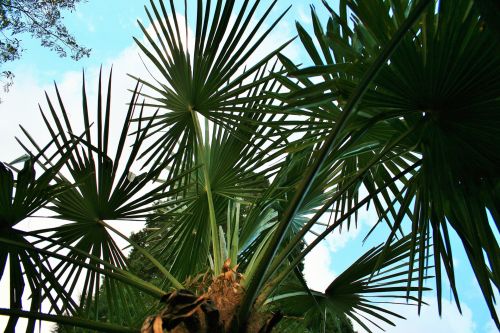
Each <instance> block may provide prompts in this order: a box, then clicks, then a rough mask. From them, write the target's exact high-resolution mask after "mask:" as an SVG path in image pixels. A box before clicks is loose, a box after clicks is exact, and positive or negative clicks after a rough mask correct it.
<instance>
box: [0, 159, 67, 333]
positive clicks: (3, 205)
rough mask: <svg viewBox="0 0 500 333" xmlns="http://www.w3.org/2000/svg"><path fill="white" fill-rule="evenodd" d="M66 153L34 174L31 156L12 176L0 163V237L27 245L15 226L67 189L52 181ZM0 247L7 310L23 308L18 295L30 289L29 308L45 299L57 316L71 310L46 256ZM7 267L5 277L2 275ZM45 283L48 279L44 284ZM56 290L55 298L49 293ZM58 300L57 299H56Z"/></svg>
mask: <svg viewBox="0 0 500 333" xmlns="http://www.w3.org/2000/svg"><path fill="white" fill-rule="evenodd" d="M65 158H67V155H66V156H63V157H62V159H61V160H59V161H57V162H56V163H55V164H54V166H53V167H51V168H48V169H47V170H45V171H44V172H43V173H42V174H41V175H40V176H38V177H37V176H36V172H35V167H34V164H35V163H36V158H35V157H33V156H32V157H30V158H29V159H28V160H26V161H25V163H24V167H23V168H22V169H21V170H20V171H19V172H18V173H17V178H16V179H15V178H14V174H13V172H12V169H11V168H12V167H9V165H7V164H4V163H0V230H1V235H2V237H8V238H9V239H10V240H14V241H16V242H18V243H22V244H25V245H28V244H30V240H29V239H28V238H26V237H25V235H23V233H22V231H20V230H18V229H16V225H17V224H18V223H19V222H21V221H23V220H24V219H26V218H28V217H30V216H32V215H33V214H34V213H35V212H37V211H38V210H39V209H41V208H43V207H44V206H45V205H46V204H47V203H48V202H49V201H51V200H53V198H54V197H55V196H56V195H60V194H61V192H63V191H65V190H67V189H68V187H67V186H64V185H61V184H57V183H54V178H55V177H56V173H57V172H58V170H59V168H60V167H61V166H62V165H63V164H64V162H65V160H64V159H65ZM0 242H1V243H2V246H1V250H0V279H2V280H3V279H8V280H9V284H10V285H9V287H10V309H13V310H14V309H17V310H20V309H22V308H23V304H22V298H23V297H24V295H25V294H26V291H27V290H29V291H30V292H31V297H30V300H29V303H30V305H29V308H30V310H31V311H40V310H41V306H42V301H43V300H47V301H48V302H49V303H50V304H51V305H52V307H53V309H54V311H55V312H56V313H58V314H59V315H60V314H62V313H63V312H65V311H68V312H69V313H74V311H75V308H76V304H75V303H74V302H73V301H72V299H71V295H70V294H68V293H67V292H66V291H65V290H64V289H63V287H62V286H61V285H60V284H59V282H58V281H57V279H55V278H54V277H53V276H52V272H51V270H50V267H48V266H47V263H46V260H47V258H46V257H45V256H43V255H40V254H39V253H37V252H35V251H31V250H29V249H27V248H25V249H23V248H19V247H16V246H12V245H11V244H6V243H5V242H2V241H1V240H0ZM6 268H8V271H9V276H8V277H7V276H4V273H5V270H6ZM46 282H50V283H49V284H47V283H46ZM52 292H56V293H57V294H58V295H59V297H54V296H53V295H52V294H51V293H52ZM58 301H60V302H58ZM18 318H19V316H17V315H12V316H10V318H9V320H8V322H7V326H6V330H7V331H13V330H14V328H15V326H16V323H17V321H18ZM34 325H35V321H34V320H30V321H29V323H28V330H30V329H33V328H34Z"/></svg>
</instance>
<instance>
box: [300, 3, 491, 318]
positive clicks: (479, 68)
mask: <svg viewBox="0 0 500 333" xmlns="http://www.w3.org/2000/svg"><path fill="white" fill-rule="evenodd" d="M325 4H326V3H325ZM414 5H415V2H406V1H399V0H391V1H381V2H377V3H376V4H370V5H368V4H367V3H366V2H362V1H347V2H344V3H343V5H342V6H341V8H340V15H339V14H337V13H335V12H333V11H331V13H332V18H331V19H330V20H329V21H328V25H327V30H326V31H323V30H322V29H321V27H320V26H316V30H315V35H316V37H317V38H318V41H319V43H320V45H321V52H318V51H317V50H316V49H315V48H314V47H313V46H312V44H308V43H306V41H307V38H306V37H307V36H306V35H303V36H302V39H303V42H304V45H305V46H306V48H307V49H308V52H309V54H310V55H311V58H312V59H313V60H314V62H315V66H314V67H310V68H305V69H303V70H300V71H297V72H295V73H294V75H297V76H298V77H299V79H301V80H305V78H306V77H309V76H321V77H322V78H323V82H321V83H319V84H317V85H315V87H316V88H317V89H318V90H319V91H321V92H322V94H321V95H319V94H317V92H316V93H313V89H312V88H311V89H309V94H310V95H311V94H312V96H314V97H315V98H316V101H317V103H318V104H325V102H326V101H327V100H331V98H334V99H336V100H337V101H338V102H339V105H340V106H342V104H343V101H344V97H343V96H348V95H349V94H350V92H351V91H352V90H353V88H354V87H355V85H356V83H357V82H358V81H359V80H360V78H361V76H362V70H363V68H366V67H367V66H369V64H370V62H371V60H372V59H373V58H374V57H375V56H376V55H377V54H378V52H379V51H378V47H377V45H380V44H382V45H383V44H385V43H387V42H388V40H389V38H390V36H391V35H392V33H393V32H394V31H395V30H396V29H397V27H398V25H399V24H400V23H401V22H402V21H403V20H404V18H405V17H406V16H407V15H408V13H409V12H410V11H411V8H412V7H413V6H414ZM349 10H350V11H352V13H353V22H354V24H353V26H350V25H348V24H347V21H348V20H347V19H348V16H347V13H348V11H349ZM313 17H315V14H314V11H313ZM381 21H382V22H383V24H380V22H381ZM309 38H310V37H309ZM499 54H500V49H499V44H498V38H497V35H495V33H494V31H493V30H492V29H491V26H488V24H486V25H485V22H484V19H483V17H482V16H481V15H480V12H479V11H478V10H477V8H476V6H475V3H474V2H472V1H459V2H455V1H440V2H439V5H438V7H436V6H434V5H433V6H430V7H429V9H428V10H427V13H426V14H425V15H424V16H423V17H422V18H421V20H420V21H419V23H418V24H417V25H416V26H415V27H414V28H413V32H412V33H411V34H408V35H407V36H406V37H405V39H404V40H403V41H402V43H401V45H400V46H399V47H398V48H397V49H396V50H395V51H394V53H393V55H392V56H391V58H390V62H389V63H388V64H386V65H385V66H383V68H381V70H380V73H379V75H378V76H377V77H376V78H375V79H374V81H373V84H372V86H371V88H370V89H369V90H368V91H367V93H366V95H365V97H364V98H363V100H362V101H361V103H360V105H359V106H358V112H357V113H356V114H355V116H353V117H352V119H351V120H352V121H351V124H353V125H355V126H359V124H363V122H364V123H367V122H373V121H374V120H375V121H378V124H382V125H383V127H382V128H385V133H380V132H378V130H377V127H379V129H380V126H375V127H373V129H371V130H369V132H371V135H370V136H369V137H370V138H371V143H372V144H375V145H376V144H379V145H380V144H383V143H384V139H383V135H387V134H388V133H389V134H390V135H400V134H401V133H403V131H408V129H413V130H412V134H410V135H409V136H407V138H406V139H405V140H403V141H402V142H401V144H400V145H398V151H397V155H399V156H400V157H399V158H398V159H394V158H392V159H390V160H387V161H386V162H384V163H383V164H380V165H378V166H377V169H372V170H371V171H370V173H369V176H368V177H365V180H364V184H365V186H366V188H367V189H368V190H369V191H370V192H374V191H376V189H377V188H378V187H380V185H381V184H383V183H384V182H385V181H386V180H387V179H389V178H390V175H392V174H395V173H397V172H398V170H402V169H407V168H408V166H411V165H415V166H417V168H415V171H413V172H412V175H411V177H408V179H405V180H404V181H403V184H402V185H403V186H402V187H399V188H398V187H395V186H393V187H392V188H391V189H390V191H388V192H385V194H384V196H382V197H380V196H379V198H378V199H377V200H375V201H374V202H375V204H376V206H377V210H378V213H379V217H380V218H381V220H386V221H387V222H388V223H389V224H390V226H391V229H392V230H393V232H392V233H391V235H390V237H389V239H392V237H394V236H395V234H396V232H397V230H401V229H400V228H402V227H403V226H404V223H403V221H404V219H403V218H404V217H405V216H406V217H408V218H409V219H410V221H411V230H412V232H413V237H414V238H413V243H414V246H415V250H414V251H413V254H412V258H413V256H415V257H416V256H417V252H418V253H419V255H418V256H419V257H420V258H424V257H425V256H424V255H423V254H424V252H423V251H425V250H424V249H426V246H424V244H425V243H426V242H428V243H429V244H432V251H433V253H434V256H435V258H436V259H435V272H436V286H437V293H438V300H439V306H440V307H441V303H440V302H441V301H440V299H441V289H442V287H441V275H442V272H443V271H445V272H446V274H447V275H448V278H449V280H450V283H451V286H452V290H453V293H454V296H455V299H456V300H457V302H458V293H457V289H456V285H455V281H454V273H453V261H452V260H453V259H452V247H451V241H450V235H449V227H451V228H453V229H454V230H455V231H456V232H457V234H458V236H459V237H460V239H461V242H462V244H463V246H464V249H465V250H466V253H467V255H468V257H469V261H470V263H471V266H472V268H473V270H474V272H475V275H476V278H477V280H478V282H479V285H480V287H481V289H482V292H483V294H484V296H485V299H486V302H487V304H488V306H489V308H490V311H491V314H492V316H493V318H494V320H495V321H496V322H497V325H498V319H497V314H496V311H495V309H494V302H495V300H494V294H495V290H494V289H495V287H496V288H497V290H498V286H499V278H500V276H499V272H500V270H499V269H500V267H499V266H498V260H496V259H495V258H498V255H499V254H500V253H499V247H498V242H497V240H496V238H495V235H494V234H495V232H496V231H494V229H495V228H496V229H497V230H498V217H499V215H498V207H497V206H498V205H497V204H496V203H497V202H499V186H500V185H499V179H500V178H499V176H500V175H499V173H498V170H499V169H498V165H500V164H499V163H500V155H499V150H498V145H499V144H500V141H499V140H500V139H499V138H500V131H499V128H500V118H499V113H498V110H499V108H500V104H499V101H500V98H499V95H498V92H499V91H500V85H499V84H500V81H499V80H498V78H499V77H500V56H499ZM306 89H307V88H306ZM323 92H324V93H323ZM306 93H307V91H306V92H298V93H296V94H295V95H294V96H293V97H294V98H296V99H298V100H299V102H297V103H299V104H300V103H303V102H300V99H301V98H305V96H304V94H306ZM318 117H320V113H319V112H318ZM363 118H364V119H365V120H363ZM356 124H357V125H356ZM377 137H378V138H377ZM377 142H378V143H377ZM354 152H356V150H354ZM362 154H366V152H363V151H359V152H358V154H356V155H357V156H362ZM395 203H396V206H395V205H394V204H395ZM398 206H399V207H400V208H399V209H394V207H398ZM391 207H392V208H391ZM418 234H420V241H417V238H416V237H417V235H418ZM417 246H418V250H417V249H416V247H417ZM413 260H416V259H412V261H413ZM424 266H425V263H424V261H423V259H420V260H419V267H418V269H417V270H416V272H417V274H418V275H419V276H420V277H422V274H423V271H424V269H423V267H424ZM420 283H422V279H420ZM419 297H421V296H419ZM458 305H459V303H458Z"/></svg>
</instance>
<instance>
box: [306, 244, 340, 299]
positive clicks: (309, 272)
mask: <svg viewBox="0 0 500 333" xmlns="http://www.w3.org/2000/svg"><path fill="white" fill-rule="evenodd" d="M330 267H331V253H330V250H329V249H328V247H327V245H326V244H325V243H324V242H323V243H320V244H318V245H317V246H316V247H315V248H314V249H313V250H312V251H311V252H310V253H309V254H308V255H307V256H306V259H305V261H304V277H305V279H306V281H307V285H308V286H309V288H311V289H313V290H317V291H324V290H325V289H326V287H328V285H329V284H330V283H331V282H332V281H333V279H334V278H335V276H336V274H335V272H334V271H333V270H332V269H331V268H330Z"/></svg>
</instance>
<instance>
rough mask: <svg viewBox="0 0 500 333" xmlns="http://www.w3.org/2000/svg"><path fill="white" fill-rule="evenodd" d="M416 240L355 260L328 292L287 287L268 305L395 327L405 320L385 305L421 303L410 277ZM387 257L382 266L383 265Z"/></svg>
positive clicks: (297, 313)
mask: <svg viewBox="0 0 500 333" xmlns="http://www.w3.org/2000/svg"><path fill="white" fill-rule="evenodd" d="M411 248H412V239H411V237H409V236H407V237H404V238H402V239H400V240H398V241H395V242H394V243H392V244H390V245H389V246H388V247H387V248H386V252H385V253H384V244H381V245H379V246H377V247H374V248H372V249H370V250H369V251H367V252H366V253H365V254H363V255H362V256H361V257H360V258H359V259H358V260H356V261H354V262H353V263H352V265H351V266H349V267H348V268H347V269H346V270H345V271H344V272H342V273H341V274H340V275H339V276H337V277H336V278H335V279H334V281H333V282H332V283H331V284H330V285H329V286H328V287H327V288H326V290H325V292H324V293H321V292H317V291H310V292H308V291H304V289H303V287H301V286H300V285H297V284H284V285H283V287H281V288H280V289H279V290H278V291H277V293H276V295H275V296H273V297H270V298H269V299H268V300H267V304H272V303H274V302H276V303H277V305H278V308H279V309H281V310H282V311H284V315H285V317H286V316H292V317H295V316H296V317H302V318H303V320H307V318H308V317H309V316H313V317H317V318H319V320H320V321H324V320H325V316H332V317H336V318H343V317H344V316H347V317H349V318H351V319H353V320H355V321H356V322H357V323H358V324H360V325H361V326H362V327H363V328H364V329H365V330H367V331H368V332H371V330H370V328H369V327H368V326H367V322H370V323H371V324H373V325H374V326H376V327H378V328H380V329H382V327H381V326H380V324H381V323H384V324H389V325H392V326H394V323H393V321H392V320H391V319H390V318H391V317H392V318H403V317H402V316H401V315H399V314H398V313H396V312H394V311H390V310H387V309H385V308H384V304H406V305H410V304H413V305H415V303H416V302H417V301H418V299H417V297H415V296H413V294H414V292H416V291H418V289H419V288H418V287H416V286H415V287H414V286H411V284H412V282H413V281H411V279H410V278H409V277H408V274H409V271H410V270H411V269H412V268H411V266H409V265H410V264H411V263H410V261H409V259H410V256H411ZM381 257H383V258H382V259H383V260H382V262H383V264H382V265H379V262H380V261H381ZM318 324H320V323H316V325H318Z"/></svg>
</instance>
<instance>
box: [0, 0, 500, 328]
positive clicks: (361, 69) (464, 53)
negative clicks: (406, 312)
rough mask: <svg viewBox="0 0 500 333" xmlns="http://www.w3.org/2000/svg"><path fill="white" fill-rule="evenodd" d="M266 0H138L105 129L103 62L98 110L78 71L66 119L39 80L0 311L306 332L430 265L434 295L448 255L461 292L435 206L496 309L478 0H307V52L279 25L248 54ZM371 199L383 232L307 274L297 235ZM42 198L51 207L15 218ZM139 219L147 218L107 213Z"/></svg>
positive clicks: (494, 173) (96, 324) (9, 205)
mask: <svg viewBox="0 0 500 333" xmlns="http://www.w3.org/2000/svg"><path fill="white" fill-rule="evenodd" d="M275 4H276V1H274V2H272V3H270V4H268V5H267V6H266V7H265V8H264V9H260V8H259V5H260V1H258V0H256V1H254V2H252V3H250V2H249V1H244V2H243V3H241V4H236V2H235V1H231V0H226V1H222V0H221V1H216V2H214V3H212V2H211V1H206V2H203V1H202V0H198V1H197V3H196V15H195V16H194V17H195V29H194V36H190V34H189V32H188V29H186V28H183V26H184V27H187V26H188V16H189V15H188V13H187V10H188V6H187V2H184V13H183V14H184V17H181V16H180V15H177V11H176V8H175V6H174V2H173V1H170V2H169V3H168V4H165V3H164V2H163V1H160V2H159V4H157V3H156V2H154V1H151V2H150V9H146V12H147V16H148V18H149V20H150V23H151V29H146V27H145V26H144V25H142V24H141V23H140V22H139V25H140V28H141V30H142V32H143V33H144V35H145V39H144V40H143V41H141V40H139V39H136V42H137V44H138V46H139V47H140V49H141V50H142V52H143V53H144V57H145V59H146V61H149V62H150V65H149V68H150V69H151V71H152V72H153V74H152V75H151V77H150V78H139V77H134V76H132V77H134V78H135V79H136V80H137V82H138V84H137V86H136V88H135V89H134V90H133V92H132V96H131V99H130V103H129V105H128V109H127V112H126V116H125V120H124V123H123V126H122V131H121V134H120V135H119V136H118V137H117V139H116V141H113V138H112V137H111V136H112V133H111V132H110V113H111V81H112V80H111V74H110V77H109V82H108V90H107V93H103V92H102V90H103V87H102V83H101V78H100V79H99V83H98V85H99V86H98V96H97V110H96V111H97V113H96V117H97V119H95V120H92V119H91V117H90V114H91V113H90V112H89V107H88V105H91V104H92V105H93V103H88V101H87V94H86V91H85V80H84V84H83V87H82V110H83V119H84V124H83V125H84V126H83V128H82V129H77V124H74V123H71V121H70V119H71V117H70V116H69V113H68V112H67V110H66V108H65V106H64V103H63V98H62V97H61V96H60V94H59V92H58V90H57V87H56V94H57V101H55V103H54V102H53V101H52V100H51V99H50V98H48V97H47V105H48V112H45V113H44V112H42V116H43V119H44V121H45V124H46V125H47V128H48V130H49V132H50V134H51V136H52V140H51V142H50V143H49V144H48V145H47V146H45V147H39V145H38V143H37V141H36V140H35V139H33V138H32V137H31V136H30V135H29V133H28V132H27V131H25V130H23V131H24V133H25V134H26V138H27V141H28V143H29V144H28V143H26V142H25V143H22V146H23V148H24V149H25V150H26V151H27V153H29V154H28V156H27V157H26V158H24V159H23V160H26V162H25V163H26V164H25V167H24V168H23V170H21V171H19V172H18V175H17V181H14V176H13V173H12V171H16V168H15V167H14V165H15V163H11V164H1V165H0V166H1V168H0V177H1V179H2V182H1V183H0V186H1V192H0V193H1V196H0V225H1V228H2V231H3V232H2V234H1V235H0V243H2V245H3V246H2V250H1V251H2V252H0V254H1V256H0V258H2V260H1V261H0V267H2V270H1V272H2V273H1V276H2V277H3V272H4V270H5V267H6V263H7V259H9V260H10V261H9V267H10V283H11V295H12V296H11V306H10V308H9V309H0V314H2V315H8V316H10V320H9V325H8V327H7V332H9V331H13V329H14V327H15V325H16V322H17V320H18V318H20V317H26V318H29V319H30V325H29V327H28V330H30V331H33V330H34V326H35V321H36V320H48V321H53V322H57V323H58V324H60V328H61V329H62V330H70V331H71V328H70V327H80V328H83V329H86V330H95V331H105V332H138V331H139V330H141V332H153V333H158V332H163V331H164V330H165V329H166V330H167V331H173V332H271V331H285V332H286V331H299V330H301V331H310V332H318V331H326V330H327V327H328V329H329V330H330V328H331V326H329V325H339V326H340V325H343V323H345V322H346V319H345V318H346V317H348V318H350V319H351V320H353V321H356V322H357V323H358V324H359V325H361V326H362V327H364V328H365V329H366V330H368V331H369V330H370V327H369V326H370V324H373V325H375V326H378V327H380V326H379V325H382V324H390V325H394V323H393V322H392V320H393V318H395V317H401V316H400V315H399V314H397V313H395V312H391V311H389V310H387V309H386V308H384V305H383V304H381V300H382V303H384V302H388V303H390V302H398V301H401V300H403V301H405V302H407V303H414V304H417V305H418V308H419V309H420V307H421V306H422V304H423V302H422V297H423V292H424V291H426V290H428V286H427V284H426V283H425V282H426V280H427V279H429V278H430V277H431V275H434V276H435V282H436V285H435V288H436V292H437V297H438V301H439V310H441V305H440V304H441V303H440V300H441V294H442V291H441V290H442V287H441V284H442V279H443V278H446V277H447V278H448V280H449V281H450V284H451V287H452V290H453V294H454V297H455V300H456V303H457V305H458V306H459V307H460V303H459V298H458V296H459V292H458V290H457V287H456V284H455V277H454V267H453V257H452V246H451V244H450V239H449V230H450V228H452V229H453V230H454V231H455V232H457V234H458V235H459V237H460V240H461V242H462V245H463V247H464V249H465V250H466V253H467V255H468V257H469V261H470V263H471V266H472V268H473V270H474V273H475V275H476V278H477V280H478V282H479V285H480V287H481V290H482V292H483V295H484V297H485V300H486V303H487V304H488V306H489V308H490V311H491V315H492V318H493V319H494V320H495V323H496V324H497V326H500V325H499V321H498V317H497V314H496V312H495V308H494V294H495V292H497V291H498V286H499V266H498V265H499V262H498V260H496V258H498V254H499V253H498V252H499V248H498V243H497V240H496V238H495V230H494V228H495V226H496V228H497V231H498V224H497V221H498V220H499V219H498V213H499V207H498V203H499V202H500V198H499V194H500V193H499V191H500V183H499V174H498V170H499V168H498V165H500V150H499V149H498V146H499V144H500V142H499V140H500V135H499V134H500V133H499V128H500V118H499V117H498V110H499V107H500V105H499V104H500V96H499V92H500V52H499V51H500V50H499V48H500V43H498V38H499V35H498V33H497V32H496V30H495V24H496V22H495V20H494V19H493V20H491V19H490V17H491V16H490V15H489V14H488V15H483V14H482V13H485V11H484V10H485V9H484V8H490V10H495V7H494V5H493V2H490V1H488V0H483V1H478V0H476V1H472V0H460V1H452V0H441V1H439V2H438V3H437V4H436V3H435V2H434V1H431V0H420V1H403V0H380V1H378V2H370V4H368V2H366V1H357V0H349V1H340V4H339V8H338V10H333V9H332V8H331V6H330V5H329V4H328V3H327V2H326V1H324V9H325V10H326V11H327V12H328V13H329V14H330V18H329V19H328V22H327V24H326V28H324V27H323V25H322V24H321V22H320V20H319V19H318V16H317V14H316V10H315V8H314V7H312V8H311V16H312V21H313V28H314V31H313V36H311V35H310V34H309V33H308V32H307V31H306V29H304V28H303V27H302V26H300V25H299V24H298V25H297V31H298V35H299V38H300V41H301V42H302V44H303V46H304V48H305V50H306V51H307V53H308V54H309V56H310V58H311V61H312V65H311V66H309V67H300V66H297V65H296V64H294V63H293V62H292V61H290V60H289V59H288V58H287V57H286V53H285V48H286V46H287V45H288V44H290V43H291V42H292V41H284V42H283V44H282V45H279V46H277V48H276V49H275V50H273V51H271V52H269V53H268V54H267V55H266V56H264V57H262V58H261V59H256V58H255V54H256V53H255V51H256V50H257V49H258V47H259V46H261V44H262V42H263V40H264V39H265V38H266V37H267V36H268V35H269V33H270V32H271V30H272V29H273V28H274V27H275V26H276V25H277V23H278V22H279V20H280V19H281V18H282V17H283V15H284V14H285V13H282V14H280V15H278V17H277V18H276V19H274V20H272V21H271V24H270V25H269V26H268V27H267V28H266V27H265V24H264V22H266V21H267V20H268V18H269V17H270V16H271V15H272V9H273V7H274V6H275ZM488 6H489V7H488ZM190 8H191V7H189V9H190ZM260 11H262V13H263V14H262V15H260V16H259V17H257V16H256V13H258V12H260ZM486 12H488V10H487V11H486ZM488 13H490V12H488ZM349 18H352V20H351V21H349ZM314 39H315V41H314ZM25 141H26V140H25ZM115 142H117V144H115ZM129 144H131V145H129ZM115 146H116V149H112V147H115ZM30 147H31V148H30ZM31 151H34V152H35V153H30V152H31ZM35 164H37V165H38V168H39V169H40V170H41V171H42V172H43V174H42V176H40V177H39V178H38V179H36V178H35V174H34V165H35ZM137 168H140V170H141V171H140V174H138V175H136V174H134V172H133V170H137ZM360 189H364V190H366V191H360ZM365 192H366V194H363V193H365ZM368 204H371V205H373V206H374V207H375V208H376V211H377V214H378V223H377V225H376V226H375V227H377V226H378V225H379V224H384V223H385V224H387V225H388V226H389V230H390V232H389V234H388V235H387V240H386V241H385V242H384V243H383V244H381V245H380V246H377V247H375V248H373V249H370V250H369V251H367V252H366V253H365V254H364V255H362V256H361V257H360V258H358V259H357V260H355V261H353V263H352V265H351V266H350V267H349V268H347V269H346V270H345V271H344V272H343V273H341V274H340V275H339V276H338V277H337V278H336V279H335V280H334V281H332V283H331V284H330V285H329V286H328V288H326V290H325V291H323V292H320V291H315V290H310V289H309V288H308V286H307V282H306V281H305V280H304V277H303V276H302V272H301V269H300V267H301V264H302V262H303V259H304V257H305V256H306V255H307V254H308V253H309V252H310V251H311V250H312V249H313V248H314V247H315V246H316V245H317V244H318V243H319V242H321V240H322V239H324V238H325V237H326V236H327V235H328V234H330V233H331V232H333V231H334V230H336V229H341V228H347V229H348V228H351V227H353V226H352V224H355V223H356V221H357V211H358V210H359V209H361V208H362V207H364V206H366V205H368ZM41 208H45V209H48V210H50V211H52V212H53V213H54V218H56V219H59V220H61V221H62V222H61V223H60V225H59V226H57V227H53V228H44V227H43V226H42V227H41V228H40V229H38V230H33V231H21V230H19V229H17V228H15V226H16V224H17V223H18V222H19V221H21V220H23V219H25V218H27V217H29V216H31V215H32V214H33V213H35V212H36V211H37V210H38V209H41ZM488 214H490V216H491V218H489V217H488ZM325 216H330V219H328V221H326V222H325V218H324V217H325ZM145 219H147V220H148V221H150V222H149V224H148V226H149V227H150V228H152V229H154V230H152V232H151V233H150V235H149V236H148V238H147V240H144V239H142V240H141V239H137V238H134V237H128V236H127V235H124V234H123V233H121V232H120V230H118V229H117V228H114V227H112V226H111V225H110V224H109V223H108V222H109V221H110V220H119V221H120V223H128V221H130V220H145ZM308 233H312V234H314V235H315V238H314V240H313V241H312V242H311V243H309V244H308V243H306V242H305V240H304V239H305V236H306V235H307V234H308ZM113 234H115V235H117V236H118V237H121V238H123V239H125V240H126V241H127V242H128V243H129V244H130V246H131V247H132V248H133V249H134V250H133V251H134V253H136V254H138V255H140V257H141V259H142V265H141V266H140V269H137V267H133V266H132V267H131V266H130V265H129V264H130V263H129V259H128V258H127V257H126V256H125V255H124V254H123V253H122V251H121V250H120V249H119V248H118V246H117V245H116V242H115V239H114V238H113V236H112V235H113ZM13 258H19V260H13ZM443 271H444V272H446V276H445V275H444V274H443V273H444V272H443ZM25 281H28V283H29V289H30V291H31V302H30V305H29V309H26V308H25V307H23V305H22V297H21V296H22V295H23V293H24V292H25V290H24V285H25ZM75 296H77V298H78V300H75ZM42 302H45V303H48V304H50V311H49V312H48V313H46V312H42ZM104 303H105V304H106V309H105V311H104V310H103V308H102V304H104ZM141 327H142V328H141Z"/></svg>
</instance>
